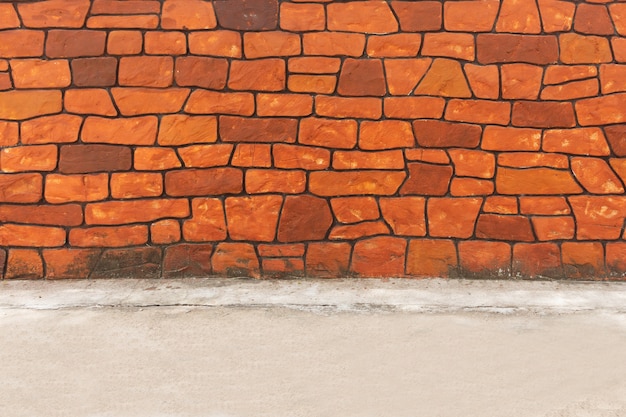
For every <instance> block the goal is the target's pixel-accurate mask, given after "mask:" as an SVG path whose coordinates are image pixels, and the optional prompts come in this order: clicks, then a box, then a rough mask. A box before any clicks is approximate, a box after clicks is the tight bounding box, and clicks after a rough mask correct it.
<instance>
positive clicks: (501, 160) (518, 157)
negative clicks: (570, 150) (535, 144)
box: [498, 152, 569, 169]
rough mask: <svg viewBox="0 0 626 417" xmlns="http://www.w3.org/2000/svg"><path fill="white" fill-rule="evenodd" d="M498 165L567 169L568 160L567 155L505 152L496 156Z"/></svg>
mask: <svg viewBox="0 0 626 417" xmlns="http://www.w3.org/2000/svg"><path fill="white" fill-rule="evenodd" d="M498 165H500V166H506V167H514V168H530V167H551V168H559V169H567V168H569V160H568V158H567V155H559V154H549V153H539V152H537V153H535V152H507V153H502V154H500V155H498Z"/></svg>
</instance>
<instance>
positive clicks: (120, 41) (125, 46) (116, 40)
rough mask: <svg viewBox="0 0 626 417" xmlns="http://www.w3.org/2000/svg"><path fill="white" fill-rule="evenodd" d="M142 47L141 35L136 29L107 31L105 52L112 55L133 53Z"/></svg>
mask: <svg viewBox="0 0 626 417" xmlns="http://www.w3.org/2000/svg"><path fill="white" fill-rule="evenodd" d="M142 48H143V36H142V34H141V32H139V31H138V30H114V31H111V32H110V33H109V39H108V40H107V52H108V53H109V54H112V55H135V54H138V53H140V52H141V50H142Z"/></svg>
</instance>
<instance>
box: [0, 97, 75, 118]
mask: <svg viewBox="0 0 626 417" xmlns="http://www.w3.org/2000/svg"><path fill="white" fill-rule="evenodd" d="M62 100H63V99H62V96H61V92H60V91H57V90H20V91H6V92H0V119H7V120H24V119H30V118H32V117H36V116H43V115H46V114H54V113H60V112H61V109H62V108H63V106H62V104H61V102H62Z"/></svg>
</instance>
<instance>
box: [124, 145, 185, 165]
mask: <svg viewBox="0 0 626 417" xmlns="http://www.w3.org/2000/svg"><path fill="white" fill-rule="evenodd" d="M134 161H135V162H134V167H135V169H137V170H139V171H162V170H166V169H172V168H180V167H181V166H182V164H181V162H180V160H179V159H178V156H176V152H175V151H174V150H173V149H167V148H144V147H141V148H137V149H135V155H134Z"/></svg>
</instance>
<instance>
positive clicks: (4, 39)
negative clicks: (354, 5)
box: [0, 29, 365, 58]
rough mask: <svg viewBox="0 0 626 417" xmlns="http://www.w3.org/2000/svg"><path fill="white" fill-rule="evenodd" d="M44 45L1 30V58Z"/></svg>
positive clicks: (39, 34)
mask: <svg viewBox="0 0 626 417" xmlns="http://www.w3.org/2000/svg"><path fill="white" fill-rule="evenodd" d="M363 42H365V41H363ZM43 45H44V32H43V31H39V30H26V29H14V30H5V31H2V32H0V58H27V57H38V56H41V55H42V54H43Z"/></svg>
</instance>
